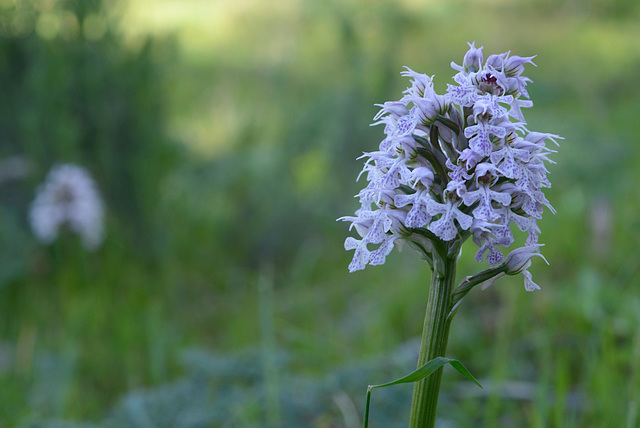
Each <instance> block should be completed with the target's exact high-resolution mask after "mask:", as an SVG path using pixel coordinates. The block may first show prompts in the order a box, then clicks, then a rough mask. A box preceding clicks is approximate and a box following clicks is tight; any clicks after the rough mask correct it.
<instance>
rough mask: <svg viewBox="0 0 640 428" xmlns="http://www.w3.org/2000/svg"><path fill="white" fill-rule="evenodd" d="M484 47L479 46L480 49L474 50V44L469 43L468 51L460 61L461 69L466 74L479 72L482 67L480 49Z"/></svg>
mask: <svg viewBox="0 0 640 428" xmlns="http://www.w3.org/2000/svg"><path fill="white" fill-rule="evenodd" d="M483 47H484V46H480V49H478V48H476V42H473V43H469V50H468V51H467V53H466V54H465V55H464V59H463V61H462V67H463V68H464V70H465V71H466V72H467V73H475V72H477V71H479V70H480V67H481V66H482V48H483Z"/></svg>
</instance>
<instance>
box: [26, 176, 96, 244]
mask: <svg viewBox="0 0 640 428" xmlns="http://www.w3.org/2000/svg"><path fill="white" fill-rule="evenodd" d="M29 219H30V221H31V228H32V229H33V232H34V234H35V235H36V238H38V240H40V241H41V242H42V243H44V244H50V243H52V242H53V241H55V240H56V238H57V237H58V233H59V230H60V228H62V227H63V226H67V227H68V228H69V230H71V231H72V232H73V233H76V234H78V235H79V236H80V237H81V239H82V244H83V245H84V247H85V248H86V249H88V250H93V249H96V248H97V247H98V246H100V244H101V243H102V239H103V230H104V224H103V223H104V204H103V202H102V199H101V198H100V195H99V193H98V190H97V188H96V185H95V183H94V181H93V179H92V178H91V176H90V175H89V172H88V171H87V170H86V169H84V168H82V167H80V166H77V165H72V164H64V165H57V166H54V167H53V168H52V169H51V171H50V172H49V174H48V175H47V178H46V180H45V182H44V183H42V184H41V185H40V187H39V188H38V192H37V195H36V198H35V199H34V201H33V203H32V204H31V210H30V212H29Z"/></svg>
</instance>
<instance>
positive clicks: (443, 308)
mask: <svg viewBox="0 0 640 428" xmlns="http://www.w3.org/2000/svg"><path fill="white" fill-rule="evenodd" d="M434 259H439V260H438V261H436V260H434V262H435V263H436V266H434V267H433V272H432V276H431V288H430V289H429V299H428V301H427V313H426V315H425V318H424V327H423V330H422V344H421V345H420V355H419V357H418V367H421V366H423V365H424V364H426V363H427V361H430V360H433V359H434V358H437V357H444V356H445V353H446V350H447V341H448V339H449V326H450V325H451V320H450V319H447V315H448V314H449V311H450V309H451V296H452V294H453V284H454V281H455V276H456V258H455V257H447V258H444V260H443V259H440V258H436V257H434ZM438 264H441V265H438ZM442 370H443V369H442V368H440V369H438V370H437V371H436V372H434V373H433V374H432V375H431V376H429V377H427V378H425V379H423V380H421V381H418V382H416V383H415V384H414V387H413V400H412V402H411V418H410V422H409V426H410V427H411V428H433V427H434V426H435V422H436V408H437V406H438V395H439V393H440V381H441V379H442Z"/></svg>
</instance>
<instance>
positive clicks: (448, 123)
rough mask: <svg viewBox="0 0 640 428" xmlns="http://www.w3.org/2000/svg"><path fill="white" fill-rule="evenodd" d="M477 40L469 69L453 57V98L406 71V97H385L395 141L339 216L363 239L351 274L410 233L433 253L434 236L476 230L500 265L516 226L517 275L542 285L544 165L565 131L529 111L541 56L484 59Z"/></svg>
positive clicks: (371, 159) (352, 244)
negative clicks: (350, 209)
mask: <svg viewBox="0 0 640 428" xmlns="http://www.w3.org/2000/svg"><path fill="white" fill-rule="evenodd" d="M469 47H470V49H469V51H468V52H467V53H466V55H465V56H464V59H463V62H462V66H460V65H457V64H455V63H452V68H453V69H454V70H456V71H457V74H455V76H453V80H454V81H455V82H456V84H455V85H448V88H447V93H446V94H445V95H444V96H442V95H438V94H436V93H435V91H434V88H433V82H432V78H431V77H429V76H427V75H426V74H419V73H416V72H414V71H413V70H411V69H409V68H407V71H405V72H403V73H402V75H403V76H407V77H410V78H411V79H412V80H411V86H410V87H409V88H407V90H406V91H405V92H404V97H403V98H402V99H400V100H399V101H389V102H386V103H384V104H379V106H380V107H381V110H380V112H379V113H378V114H377V115H376V116H375V118H374V120H376V122H375V123H374V125H377V124H384V125H385V129H384V133H385V134H386V138H385V139H384V140H383V141H382V142H381V143H380V146H379V150H378V151H374V152H370V153H365V154H364V156H363V157H365V158H368V160H367V161H366V162H365V166H364V170H363V173H365V175H366V177H367V181H368V184H367V186H366V188H365V189H363V190H362V191H361V192H360V193H359V194H358V195H357V196H358V197H359V199H360V205H361V206H360V208H359V209H358V210H357V211H356V216H355V217H341V218H340V219H339V220H344V221H349V222H351V223H352V226H353V227H355V229H356V231H357V233H358V234H359V235H360V237H361V238H362V239H360V240H357V239H355V238H353V237H349V238H347V241H346V242H345V248H346V249H347V250H351V249H354V250H355V255H354V258H353V261H352V262H351V264H350V265H349V271H350V272H354V271H357V270H361V269H364V267H365V266H366V265H367V264H371V265H380V264H383V263H384V261H385V257H386V256H387V255H388V254H389V253H390V252H391V251H392V249H393V246H394V244H395V245H398V244H400V243H401V242H402V241H403V240H406V241H409V242H411V243H413V244H415V245H414V246H415V247H417V248H419V249H420V250H421V251H422V252H424V253H425V254H426V255H428V253H432V252H433V250H432V249H433V248H434V247H433V245H430V244H429V243H427V242H426V240H428V241H431V243H437V244H438V246H439V247H440V248H446V249H452V248H454V247H455V248H457V246H458V245H460V244H461V243H462V242H464V241H465V240H466V239H467V238H469V237H471V238H472V240H473V242H474V243H475V244H476V245H477V246H478V247H479V249H478V251H477V253H476V260H477V261H478V262H482V261H483V260H484V259H485V255H486V260H487V262H488V263H489V265H491V266H497V265H499V264H501V263H503V262H504V261H505V258H504V255H503V254H502V253H501V252H500V250H498V249H497V248H496V247H497V246H502V247H509V246H510V245H511V244H512V243H513V242H514V237H513V234H512V231H511V227H510V226H511V223H514V224H515V225H516V226H517V228H518V229H519V230H520V231H522V232H526V233H527V239H526V242H525V244H524V245H525V247H524V248H523V249H522V251H516V252H513V253H512V256H511V258H510V259H508V262H509V268H510V272H509V274H511V273H512V271H514V270H515V271H518V272H517V273H522V274H523V275H524V276H525V285H526V289H527V290H533V289H536V288H538V287H537V285H535V283H533V281H531V274H530V273H529V272H528V271H527V270H526V267H528V264H530V259H531V257H533V256H535V255H539V253H538V249H539V247H540V245H539V244H538V234H539V233H540V229H539V228H538V225H537V223H536V221H537V220H538V219H540V218H542V211H543V207H545V206H546V207H547V208H548V209H549V210H550V211H552V212H555V211H554V210H553V208H552V207H551V205H550V204H549V201H547V199H546V198H545V196H544V194H543V192H542V189H543V188H545V187H550V186H551V183H550V182H549V180H548V179H547V172H548V171H547V169H546V167H545V162H552V161H551V160H549V158H548V155H549V154H551V153H554V151H553V150H551V149H550V148H548V147H547V144H546V142H547V141H551V142H553V143H555V144H556V145H557V142H556V139H559V138H560V137H558V136H557V135H553V134H546V133H540V132H531V131H529V130H528V129H527V128H526V121H525V119H524V115H523V113H522V108H530V107H532V106H533V102H532V101H530V100H528V98H529V94H528V92H527V90H526V86H527V83H529V82H531V80H530V79H528V78H526V77H524V76H522V73H523V71H524V66H525V64H532V65H535V64H533V62H532V59H533V58H534V57H519V56H515V55H513V56H511V55H510V54H509V53H503V54H499V55H491V56H489V58H488V59H487V61H486V62H484V64H483V54H482V47H480V48H479V49H478V48H476V47H475V43H470V44H469ZM522 98H524V99H522ZM521 261H522V262H521ZM514 263H515V264H516V265H518V266H517V268H514V267H513V266H512V265H513V264H514ZM525 265H527V266H525Z"/></svg>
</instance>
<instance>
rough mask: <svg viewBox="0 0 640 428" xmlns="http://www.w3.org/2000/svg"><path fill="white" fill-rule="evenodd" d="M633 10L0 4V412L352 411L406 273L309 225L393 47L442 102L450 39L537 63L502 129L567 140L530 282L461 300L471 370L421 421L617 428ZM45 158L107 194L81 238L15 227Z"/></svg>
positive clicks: (222, 419) (279, 415) (633, 338)
mask: <svg viewBox="0 0 640 428" xmlns="http://www.w3.org/2000/svg"><path fill="white" fill-rule="evenodd" d="M639 18H640V4H639V3H638V2H636V1H634V0H615V1H603V0H586V1H571V0H566V1H551V0H523V1H520V2H511V1H507V0H454V1H446V2H445V1H440V2H435V1H425V2H419V1H415V0H402V1H394V2H392V1H386V0H376V1H363V0H348V1H322V2H317V1H312V0H284V1H279V2H264V1H259V0H242V1H237V0H234V1H231V0H218V1H205V0H155V1H153V2H152V1H150V0H119V1H115V0H113V1H107V0H102V1H101V0H83V1H74V0H0V94H2V102H1V103H0V169H1V170H0V425H2V426H118V427H122V426H158V427H160V426H172V427H173V426H183V427H197V426H242V427H245V426H246V427H251V426H316V427H328V426H347V427H350V426H357V425H359V423H360V421H359V419H360V417H361V412H362V407H363V404H364V392H365V387H366V385H367V384H368V383H376V382H379V381H384V380H387V379H389V378H395V377H398V376H397V375H402V374H404V373H406V372H408V371H409V369H411V368H413V367H412V365H413V361H415V356H414V354H416V353H417V345H416V343H415V342H414V341H413V339H414V338H416V337H418V336H419V334H420V329H421V326H422V317H423V315H424V314H423V309H424V301H425V300H426V294H427V289H426V287H427V284H428V282H429V273H428V269H427V267H426V264H424V263H423V262H421V261H420V259H419V258H418V256H417V255H416V254H414V255H411V252H404V253H402V254H398V253H395V252H394V253H393V254H391V255H390V256H389V257H388V260H387V263H386V264H385V265H384V266H380V267H378V268H376V269H371V270H369V271H367V270H365V271H363V272H358V273H356V274H352V275H347V270H346V266H347V265H348V263H349V260H350V255H349V254H348V253H346V252H345V251H344V250H343V240H344V236H345V232H346V230H345V229H346V226H345V225H344V224H341V223H335V221H334V219H335V218H336V217H338V216H340V215H342V214H344V213H346V212H351V211H352V210H353V207H354V204H356V201H355V200H353V199H352V198H351V197H352V196H353V195H355V194H356V193H357V192H358V191H359V189H360V188H361V184H358V183H356V182H355V181H354V177H356V176H357V174H358V171H359V170H360V164H359V162H357V161H356V160H355V158H356V157H358V156H359V155H361V153H362V152H363V151H371V150H375V148H376V147H377V145H378V144H379V141H380V131H379V130H378V129H376V128H370V127H369V126H368V124H369V123H371V120H372V118H373V116H374V115H375V113H376V112H377V111H378V108H377V107H375V106H374V103H381V102H383V101H384V100H387V99H393V97H395V96H396V95H397V94H399V93H401V92H402V90H403V89H404V88H405V87H406V86H407V83H406V79H405V78H403V77H401V76H400V72H401V71H402V70H403V69H402V66H403V65H406V66H408V67H410V68H412V69H413V70H416V71H419V72H424V73H428V74H429V75H432V74H435V75H436V79H435V86H436V87H435V89H436V91H437V92H438V93H444V92H445V90H446V84H447V83H449V84H452V83H453V82H452V81H449V80H448V76H451V75H452V70H451V69H450V62H451V60H452V59H457V60H458V61H459V58H462V57H463V56H464V53H465V52H466V50H467V45H466V42H467V41H469V40H475V41H476V44H477V45H478V46H484V47H485V51H486V52H506V51H508V50H511V51H512V52H513V53H515V54H518V55H522V56H528V55H534V54H537V55H538V56H537V57H536V59H535V63H536V64H537V65H538V67H537V68H534V67H530V68H528V69H527V76H528V77H530V78H531V79H532V80H533V83H530V84H529V85H528V86H527V90H528V92H529V95H530V96H531V99H533V100H534V101H535V105H536V107H535V108H534V109H530V110H529V111H527V122H528V125H529V126H530V129H542V130H545V131H547V132H552V133H554V134H558V135H562V136H563V137H565V140H564V142H563V145H562V150H560V151H559V153H558V154H557V155H556V156H555V157H554V160H555V161H557V162H558V164H557V165H552V166H551V167H550V168H549V169H550V175H549V178H550V180H551V181H552V182H553V187H552V188H551V189H549V191H548V192H546V193H545V194H546V196H547V198H548V199H549V201H550V202H551V204H552V205H553V206H554V207H555V208H556V209H557V211H558V213H557V215H555V216H551V215H550V216H545V218H544V219H543V220H541V221H540V222H539V226H540V229H541V230H542V231H543V233H542V236H541V237H540V239H541V241H542V242H545V243H546V246H545V247H544V248H545V251H544V253H545V256H546V257H547V259H548V260H549V262H550V263H551V265H550V266H548V267H547V266H544V265H543V264H538V265H539V266H544V267H540V268H538V265H534V266H533V267H532V268H531V271H532V272H533V274H534V276H535V277H536V283H538V284H539V285H540V286H541V288H542V291H541V292H539V293H536V294H535V296H531V295H525V293H526V292H525V291H524V290H523V289H522V285H521V279H520V278H516V277H504V278H501V279H500V282H501V284H500V285H501V286H500V287H490V288H489V289H487V290H486V291H484V292H481V291H480V290H474V291H473V292H471V293H470V294H469V295H468V296H467V298H466V300H465V304H467V305H469V306H473V310H469V311H461V312H460V314H459V315H458V317H459V319H458V321H457V322H456V324H455V326H454V330H455V331H453V332H452V335H451V337H452V343H450V345H449V352H450V356H451V357H452V358H457V359H460V360H462V361H463V362H464V363H465V365H466V366H467V367H468V368H469V369H470V370H471V372H472V373H474V374H476V375H478V378H479V380H480V382H481V383H483V385H485V384H486V385H489V386H488V387H487V389H486V393H483V395H471V394H468V393H467V392H466V389H467V388H468V385H467V384H466V383H464V384H463V386H462V385H458V384H457V380H456V378H455V376H454V375H452V376H449V375H448V374H447V373H445V382H444V383H445V385H444V390H443V395H442V398H441V410H440V416H441V418H442V424H443V426H446V424H447V423H448V424H449V426H457V427H478V426H486V427H493V426H496V425H498V424H500V425H501V426H505V427H509V426H513V427H520V426H533V427H550V426H558V427H572V426H573V427H582V426H603V427H604V426H628V427H633V426H637V425H638V424H639V423H640V422H639V417H640V416H639V414H640V393H639V391H640V372H639V371H638V368H637V364H636V362H637V361H638V360H639V359H640V331H639V330H638V325H640V318H639V317H640V315H638V314H640V289H639V287H638V283H637V281H636V277H637V274H638V271H639V270H640V246H639V244H640V229H639V226H640V217H638V215H637V212H638V209H639V206H640V198H639V197H638V192H637V190H636V187H635V186H636V183H637V182H638V181H639V179H640V172H639V171H640V157H639V153H638V151H639V148H638V145H637V144H636V140H637V138H638V135H639V133H640V125H638V121H637V115H638V104H637V100H638V98H639V97H640V82H639V81H638V79H637V78H636V76H637V74H638V72H640V45H639V44H638V43H637V40H638V38H639V36H640V34H639V33H640V27H639V26H638V25H637V23H638V19H639ZM15 160H18V162H17V163H16V162H14V161H15ZM12 162H13V163H12ZM64 163H73V164H76V165H82V166H83V167H84V168H86V169H87V170H88V171H90V174H91V176H92V177H93V180H94V181H95V182H96V183H98V185H97V187H98V188H99V190H100V194H101V196H102V198H103V200H104V205H105V207H108V214H107V215H106V216H105V224H104V228H105V233H104V242H103V243H102V245H101V246H100V247H99V248H98V249H97V250H96V251H94V252H87V251H85V249H84V248H83V247H82V245H81V241H80V240H78V239H77V238H76V237H74V236H60V237H59V239H57V240H56V241H55V242H53V243H52V244H51V245H48V246H46V245H41V244H39V243H38V242H37V241H36V239H35V237H34V236H33V234H32V233H31V230H30V225H29V216H28V212H29V206H30V203H31V201H33V200H34V198H35V197H36V192H37V188H38V185H39V184H40V183H42V182H43V181H44V180H45V177H46V175H47V173H48V171H49V170H50V169H51V167H52V166H53V165H55V164H64ZM516 244H517V245H521V243H516ZM474 252H475V250H473V249H472V248H466V247H465V248H464V250H463V256H462V259H461V261H460V266H459V272H460V273H461V274H466V272H470V271H472V270H473V266H475V264H476V262H475V261H474V260H473V255H474ZM485 380H486V381H488V382H484V381H485ZM614 390H615V391H616V394H611V391H614ZM380 392H381V393H380V394H376V397H374V400H375V402H376V405H375V406H374V408H373V412H372V415H371V420H372V421H374V422H376V423H378V424H379V426H385V427H392V426H406V424H407V421H406V420H405V419H404V418H405V417H406V415H408V407H409V402H410V399H409V398H408V397H410V394H411V386H407V388H406V389H403V387H402V386H398V387H397V388H395V389H394V388H389V391H384V392H383V391H380Z"/></svg>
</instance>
